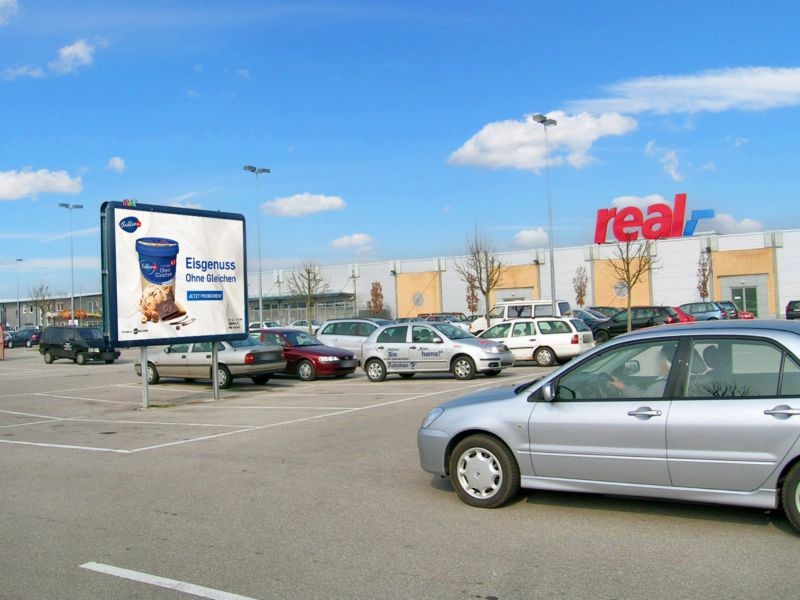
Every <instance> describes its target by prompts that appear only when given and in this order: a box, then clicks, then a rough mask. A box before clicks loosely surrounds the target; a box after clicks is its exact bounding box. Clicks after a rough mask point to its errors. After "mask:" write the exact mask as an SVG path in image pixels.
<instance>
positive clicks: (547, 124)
mask: <svg viewBox="0 0 800 600" xmlns="http://www.w3.org/2000/svg"><path fill="white" fill-rule="evenodd" d="M542 125H544V126H545V127H551V126H552V125H558V121H556V120H555V119H545V120H544V121H542Z"/></svg>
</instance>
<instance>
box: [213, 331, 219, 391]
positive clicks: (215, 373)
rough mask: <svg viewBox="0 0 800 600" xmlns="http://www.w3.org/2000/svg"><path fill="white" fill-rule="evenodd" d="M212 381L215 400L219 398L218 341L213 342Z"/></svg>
mask: <svg viewBox="0 0 800 600" xmlns="http://www.w3.org/2000/svg"><path fill="white" fill-rule="evenodd" d="M211 381H212V382H213V383H214V400H219V362H218V357H217V342H211Z"/></svg>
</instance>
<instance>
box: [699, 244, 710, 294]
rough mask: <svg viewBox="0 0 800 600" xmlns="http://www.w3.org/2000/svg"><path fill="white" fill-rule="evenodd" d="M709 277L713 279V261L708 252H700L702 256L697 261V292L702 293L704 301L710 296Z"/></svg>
mask: <svg viewBox="0 0 800 600" xmlns="http://www.w3.org/2000/svg"><path fill="white" fill-rule="evenodd" d="M709 279H711V261H709V260H708V253H706V252H700V258H699V259H698V261H697V293H698V294H700V298H701V299H702V300H703V302H705V300H706V298H708V296H709V294H708V282H709Z"/></svg>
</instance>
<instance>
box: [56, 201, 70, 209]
mask: <svg viewBox="0 0 800 600" xmlns="http://www.w3.org/2000/svg"><path fill="white" fill-rule="evenodd" d="M58 206H59V207H60V208H69V204H67V203H66V202H59V203H58Z"/></svg>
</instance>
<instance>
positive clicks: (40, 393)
mask: <svg viewBox="0 0 800 600" xmlns="http://www.w3.org/2000/svg"><path fill="white" fill-rule="evenodd" d="M32 395H33V396H43V397H45V398H59V399H61V400H84V401H86V402H106V403H108V404H128V405H132V406H136V405H137V404H139V403H138V402H124V401H122V400H101V399H100V398H83V397H81V396H63V395H61V394H47V393H45V392H34V393H33V394H32Z"/></svg>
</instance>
